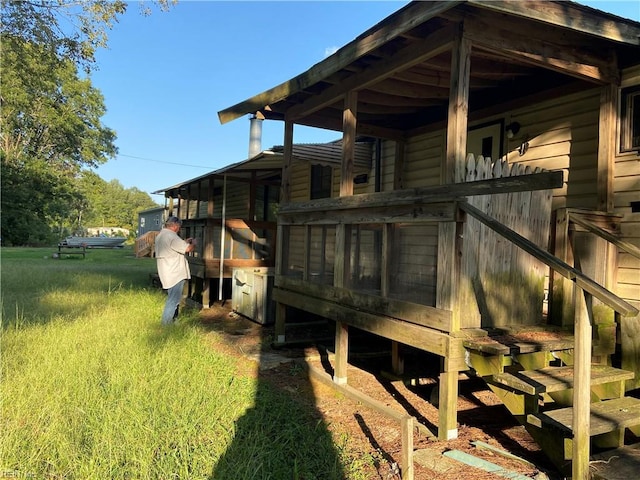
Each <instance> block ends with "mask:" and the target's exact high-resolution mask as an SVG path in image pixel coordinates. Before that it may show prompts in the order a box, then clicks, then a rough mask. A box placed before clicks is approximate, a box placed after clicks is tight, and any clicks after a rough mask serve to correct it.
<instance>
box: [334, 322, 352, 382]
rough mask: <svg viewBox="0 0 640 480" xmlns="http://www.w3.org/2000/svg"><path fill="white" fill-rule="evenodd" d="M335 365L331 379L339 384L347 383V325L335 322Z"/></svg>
mask: <svg viewBox="0 0 640 480" xmlns="http://www.w3.org/2000/svg"><path fill="white" fill-rule="evenodd" d="M335 350H336V366H335V371H334V374H333V381H334V382H335V383H337V384H339V385H344V384H346V383H347V362H348V360H349V358H348V357H349V325H347V324H346V323H344V322H340V321H338V322H336V341H335Z"/></svg>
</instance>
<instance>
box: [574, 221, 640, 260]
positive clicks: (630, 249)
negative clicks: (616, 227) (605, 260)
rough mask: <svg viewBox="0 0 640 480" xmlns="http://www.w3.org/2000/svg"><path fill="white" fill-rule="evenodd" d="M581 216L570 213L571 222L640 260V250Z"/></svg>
mask: <svg viewBox="0 0 640 480" xmlns="http://www.w3.org/2000/svg"><path fill="white" fill-rule="evenodd" d="M579 215H580V214H579V213H576V212H569V221H570V222H573V223H577V224H578V225H580V226H581V227H584V228H586V229H587V230H588V231H589V232H591V233H593V234H595V235H598V236H599V237H600V238H603V239H604V240H606V241H608V242H610V243H613V244H614V245H615V246H616V247H618V248H619V249H621V250H624V251H625V252H627V253H628V254H630V255H633V256H634V257H636V258H640V248H638V247H636V246H635V245H632V244H631V243H629V242H625V241H623V240H620V239H619V238H617V237H615V236H614V235H612V234H610V233H609V232H607V231H606V230H605V229H604V228H601V227H599V226H597V225H596V224H594V223H593V222H590V221H589V220H586V219H584V218H580V216H579Z"/></svg>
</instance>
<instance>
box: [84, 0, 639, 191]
mask: <svg viewBox="0 0 640 480" xmlns="http://www.w3.org/2000/svg"><path fill="white" fill-rule="evenodd" d="M147 3H149V2H147ZM406 3H407V2H405V1H400V0H398V1H365V0H361V1H349V2H347V1H318V2H312V1H302V2H297V1H277V2H275V1H260V2H249V1H227V2H214V1H194V0H192V1H184V0H183V1H180V2H179V3H178V4H177V5H175V6H174V7H172V9H171V10H170V11H169V12H160V11H158V10H154V11H153V13H152V14H151V15H150V16H146V17H145V16H142V15H141V14H140V11H139V8H138V3H137V2H132V3H131V4H130V6H129V9H128V12H127V13H126V14H125V15H124V16H123V17H122V18H121V19H120V22H119V23H117V24H116V25H115V27H114V28H113V30H112V31H111V32H110V33H109V48H108V49H106V50H101V51H99V52H98V54H97V62H98V66H99V70H98V71H97V72H95V73H94V74H93V75H92V82H93V85H94V87H96V88H97V89H98V90H100V91H101V92H102V94H103V95H104V100H105V105H106V107H107V113H106V115H105V116H104V117H103V123H104V124H105V125H106V126H108V127H109V128H111V129H113V130H115V131H116V133H117V136H118V139H117V141H116V145H117V147H118V149H119V154H118V156H117V157H116V158H115V159H113V160H110V161H109V162H108V163H106V164H105V165H102V166H100V167H99V168H98V169H97V170H96V172H97V173H98V175H100V176H101V177H102V178H103V179H105V180H107V181H110V180H112V179H117V180H119V181H120V182H121V183H122V184H123V185H124V186H125V188H130V187H137V188H138V189H140V190H142V191H145V192H148V193H151V192H153V191H156V190H161V189H162V188H164V187H169V186H171V185H174V184H176V183H179V182H181V181H184V180H188V179H191V178H194V177H197V176H200V175H202V174H204V173H207V172H209V171H211V170H215V169H217V168H220V167H223V166H225V165H228V164H230V163H235V162H238V161H241V160H244V159H246V158H247V156H248V141H249V120H248V119H245V118H239V119H237V120H234V121H232V122H230V123H227V124H225V125H221V124H220V122H219V121H218V116H217V112H218V111H219V110H222V109H224V108H227V107H230V106H231V105H234V104H236V103H238V102H241V101H243V100H245V99H247V98H249V97H252V96H253V95H256V94H258V93H261V92H263V91H264V90H267V89H269V88H271V87H274V86H276V85H278V84H280V83H282V82H284V81H286V80H288V79H289V78H291V77H294V76H296V75H298V74H300V73H302V72H304V71H306V70H307V69H309V68H310V67H311V66H313V65H314V64H316V63H318V62H320V61H322V60H323V59H324V58H325V57H326V56H327V55H328V54H329V53H332V51H334V50H335V49H336V48H339V47H341V46H343V45H345V44H347V43H348V42H350V41H351V40H353V39H354V38H355V37H356V36H358V35H359V34H360V33H362V32H363V31H365V30H366V29H368V28H369V27H372V26H373V25H375V24H376V23H378V22H379V21H380V20H382V19H384V18H385V17H387V16H388V15H389V14H391V13H393V12H394V11H396V10H398V9H399V8H401V7H402V6H403V5H405V4H406ZM580 3H584V4H587V5H589V6H592V7H595V8H599V9H601V10H605V11H608V12H610V13H614V14H616V15H620V16H623V17H626V18H631V19H633V20H636V21H640V0H627V1H608V0H601V1H584V2H580ZM282 127H283V125H282V122H274V121H265V122H263V140H262V147H263V149H267V148H270V147H272V146H273V145H281V144H282V143H283V130H282ZM339 137H340V135H339V133H337V132H327V131H323V130H316V129H311V128H303V127H296V128H295V130H294V140H295V142H296V143H307V142H325V141H330V140H335V139H337V138H339ZM152 198H153V199H154V200H155V201H157V202H158V203H163V201H164V200H163V198H162V196H161V195H152Z"/></svg>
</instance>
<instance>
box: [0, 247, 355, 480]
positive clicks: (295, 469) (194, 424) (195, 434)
mask: <svg viewBox="0 0 640 480" xmlns="http://www.w3.org/2000/svg"><path fill="white" fill-rule="evenodd" d="M51 253H53V249H19V248H3V249H2V250H1V254H2V330H1V334H2V337H1V375H2V379H1V380H2V384H1V391H0V398H1V405H0V413H1V419H0V429H1V433H0V435H1V436H0V478H4V477H11V478H64V479H83V480H84V479H101V480H102V479H216V480H217V479H220V480H223V479H229V480H241V479H275V480H280V479H340V478H349V479H364V478H365V475H364V473H363V472H364V469H363V468H361V467H362V465H363V461H362V460H361V459H360V460H358V459H353V458H350V455H349V453H348V445H347V444H348V441H347V440H348V439H347V440H345V442H343V443H342V444H341V445H338V446H336V445H334V443H333V442H332V440H331V436H330V434H329V432H328V430H327V428H326V425H325V424H324V422H323V421H322V420H320V419H319V416H318V415H317V414H316V413H315V412H313V411H310V410H309V408H308V407H305V406H303V404H302V403H301V402H297V401H296V400H295V399H292V398H290V397H289V396H287V395H285V394H283V393H282V392H281V391H279V390H276V389H273V388H270V387H269V385H266V384H263V383H262V382H260V380H259V379H256V378H251V377H243V376H237V375H236V373H235V372H236V364H235V362H236V360H235V359H233V358H231V357H226V356H224V355H222V354H220V353H218V352H217V351H216V349H215V348H213V347H212V345H215V340H216V337H215V335H216V334H215V333H212V332H206V331H205V330H203V329H202V328H201V327H200V325H199V322H198V318H197V312H187V313H186V314H183V315H182V316H181V319H180V322H179V323H178V324H177V325H174V326H171V327H168V328H167V327H162V326H161V325H160V320H159V318H160V313H161V310H162V306H163V303H164V296H163V294H162V292H161V291H158V290H156V289H153V288H151V287H150V282H149V273H151V272H155V262H154V261H153V260H152V259H148V258H142V259H136V258H134V257H133V255H132V252H131V250H130V249H129V248H125V249H122V250H96V249H94V250H91V251H90V252H89V253H88V254H87V258H86V259H82V258H76V257H70V258H61V259H52V258H51ZM364 463H366V461H365V462H364Z"/></svg>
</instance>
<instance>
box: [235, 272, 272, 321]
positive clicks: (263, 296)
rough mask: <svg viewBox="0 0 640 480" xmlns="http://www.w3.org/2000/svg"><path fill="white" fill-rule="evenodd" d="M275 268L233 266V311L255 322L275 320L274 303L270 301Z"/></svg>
mask: <svg viewBox="0 0 640 480" xmlns="http://www.w3.org/2000/svg"><path fill="white" fill-rule="evenodd" d="M274 276H275V270H274V269H273V268H271V267H260V268H234V269H233V279H232V291H231V301H232V304H233V305H232V307H233V311H234V312H236V313H239V314H240V315H243V316H245V317H247V318H249V319H251V320H253V321H255V322H257V323H260V324H263V325H267V324H271V323H273V322H274V321H275V305H274V303H273V302H272V301H271V292H272V291H273V280H274Z"/></svg>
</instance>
